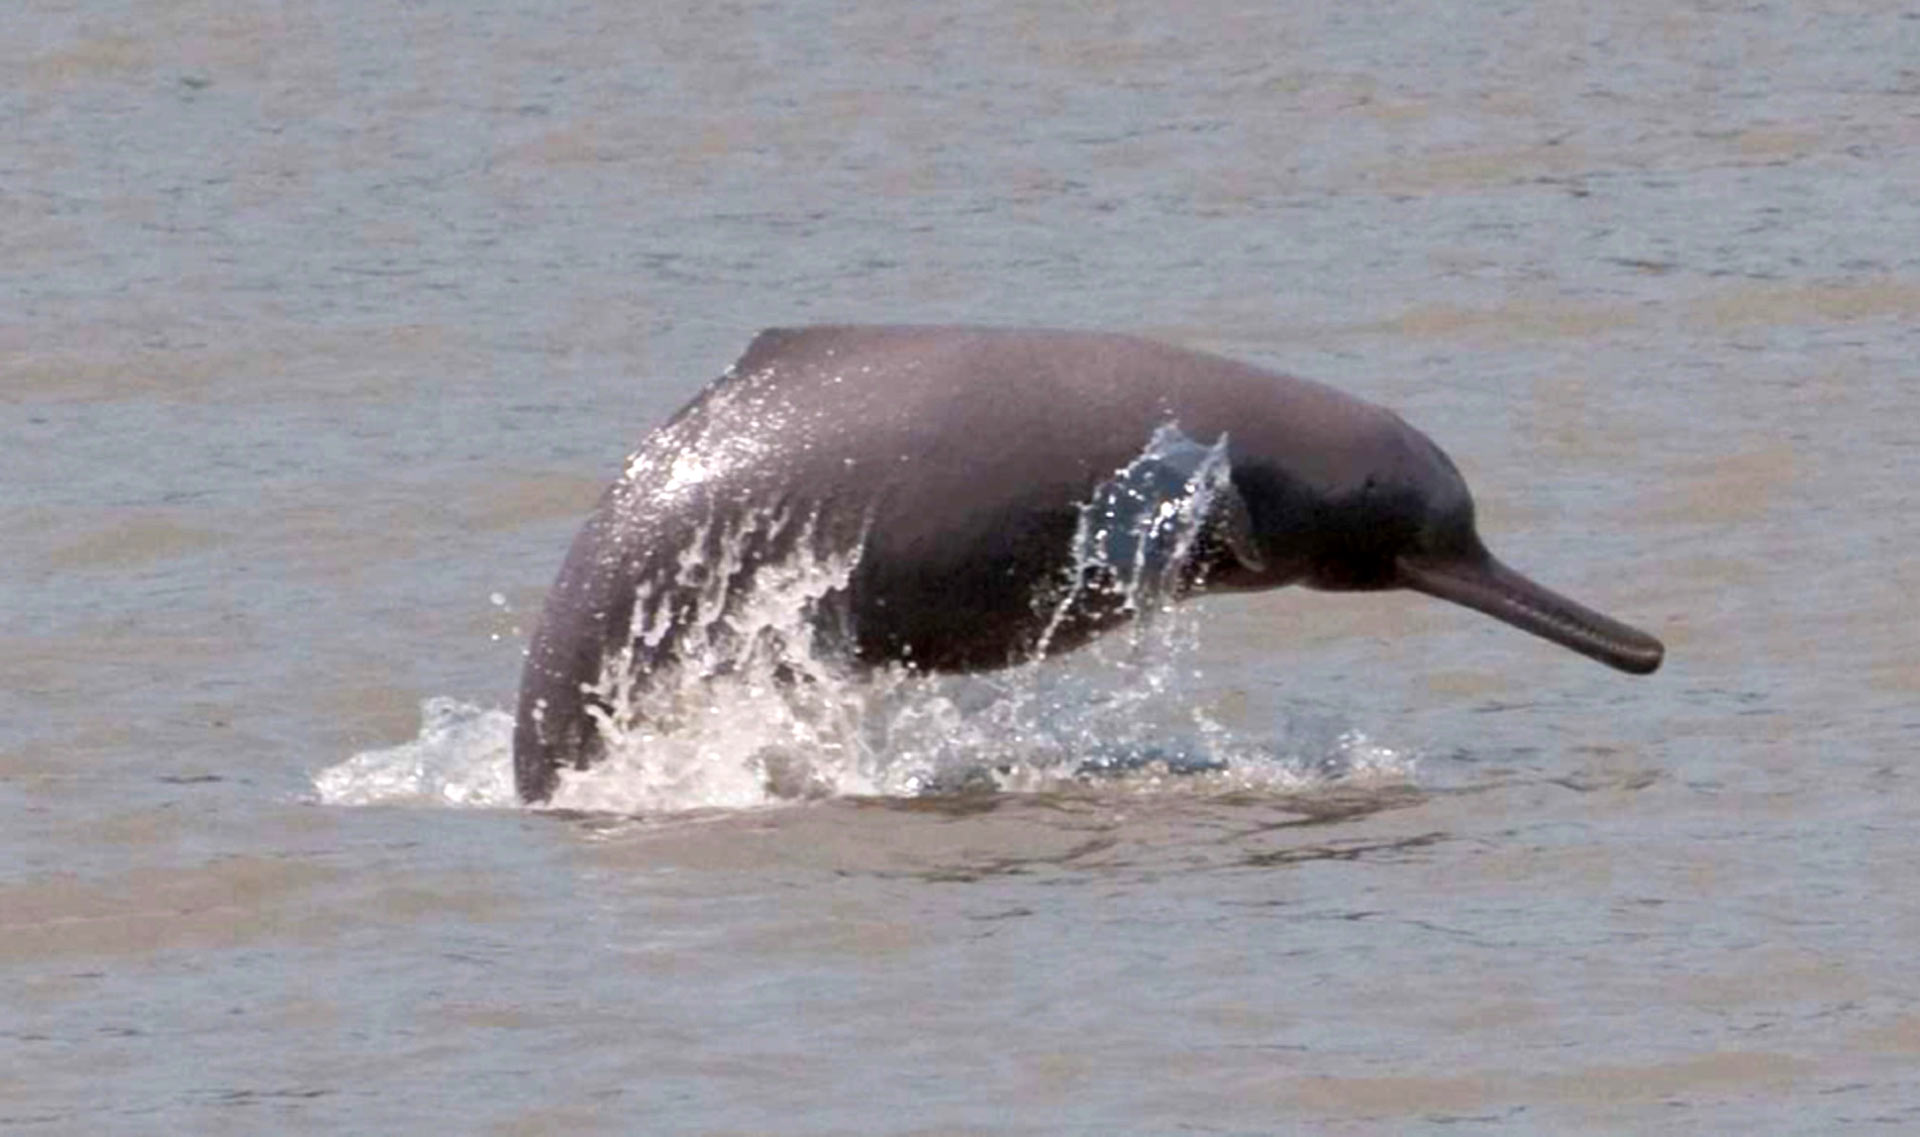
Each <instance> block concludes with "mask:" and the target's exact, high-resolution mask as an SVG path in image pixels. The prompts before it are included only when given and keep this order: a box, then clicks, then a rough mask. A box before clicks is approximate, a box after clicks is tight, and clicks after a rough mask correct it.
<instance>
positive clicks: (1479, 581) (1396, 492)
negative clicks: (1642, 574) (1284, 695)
mask: <svg viewBox="0 0 1920 1137" xmlns="http://www.w3.org/2000/svg"><path fill="white" fill-rule="evenodd" d="M1360 452H1361V455H1362V458H1361V460H1356V461H1355V463H1354V464H1353V468H1352V471H1351V473H1350V474H1349V476H1348V477H1346V478H1345V479H1343V481H1342V483H1341V484H1338V485H1336V486H1333V487H1330V489H1329V490H1328V491H1327V492H1324V493H1323V494H1321V495H1319V496H1318V498H1317V500H1316V501H1315V502H1314V504H1313V507H1312V512H1313V524H1312V525H1311V527H1310V528H1311V533H1312V540H1311V541H1309V542H1308V547H1309V548H1310V549H1311V550H1312V551H1311V555H1310V556H1309V558H1308V563H1307V564H1306V566H1305V571H1304V573H1303V574H1302V577H1301V580H1302V583H1304V584H1306V585H1307V586H1308V587H1309V588H1317V589H1323V590H1326V591H1334V592H1351V591H1377V590H1383V589H1389V588H1410V589H1413V590H1414V591H1416V592H1424V593H1426V594H1427V595H1429V596H1437V597H1439V598H1441V599H1443V600H1450V601H1452V602H1453V603H1455V604H1461V605H1464V606H1466V607H1468V608H1472V609H1474V610H1476V611H1479V612H1484V613H1486V614H1487V615H1489V616H1492V617H1493V618H1494V619H1496V620H1501V621H1503V622H1505V623H1508V624H1512V625H1513V626H1514V627H1516V628H1519V629H1521V630H1523V631H1527V632H1532V633H1533V634H1534V635H1537V636H1541V637H1543V638H1545V639H1548V640H1552V641H1553V642H1554V643H1557V644H1559V645H1561V646H1562V647H1566V648H1569V649H1571V650H1573V651H1577V652H1579V653H1580V654H1582V655H1585V656H1588V657H1589V658H1592V659H1597V660H1599V661H1600V662H1601V663H1604V664H1606V665H1607V666H1609V667H1614V668H1618V669H1619V670H1621V671H1626V672H1631V673H1633V674H1636V675H1645V674H1647V673H1649V672H1652V671H1654V670H1657V669H1658V668H1659V666H1660V662H1661V659H1662V658H1663V657H1664V655H1665V648H1664V647H1662V645H1661V643H1660V641H1659V640H1657V639H1655V638H1654V637H1652V636H1650V635H1648V634H1647V633H1645V632H1642V631H1640V630H1639V629H1637V628H1633V627H1630V626H1628V625H1626V624H1623V623H1621V622H1619V621H1617V620H1614V619H1612V618H1611V617H1608V616H1605V615H1602V614H1601V613H1599V612H1595V611H1593V610H1592V609H1590V608H1586V607H1584V606H1582V605H1580V604H1577V603H1575V602H1574V601H1572V600H1569V599H1567V598H1566V597H1564V596H1560V595H1558V594H1557V593H1554V592H1552V591H1551V590H1549V589H1547V588H1544V587H1542V586H1541V585H1539V584H1536V583H1534V582H1533V581H1531V580H1529V579H1527V578H1526V577H1525V576H1522V575H1521V574H1520V573H1518V572H1515V571H1514V570H1512V569H1510V568H1508V567H1507V566H1505V565H1503V564H1501V563H1500V561H1499V560H1498V559H1497V558H1495V557H1494V556H1493V554H1492V553H1490V552H1488V551H1487V547H1486V545H1485V544H1483V543H1482V542H1481V540H1480V534H1479V532H1478V530H1477V529H1476V528H1475V526H1474V511H1473V495H1472V494H1471V493H1470V492H1469V491H1468V489H1467V484H1466V481H1465V479H1463V478H1462V477H1461V476H1460V471H1459V469H1458V467H1456V466H1455V465H1454V464H1453V461H1452V460H1451V459H1450V458H1448V457H1447V455H1446V454H1445V453H1444V452H1443V451H1442V450H1441V449H1440V448H1439V447H1438V446H1436V445H1434V443H1433V442H1432V441H1431V440H1430V439H1428V438H1427V436H1426V435H1424V434H1421V433H1420V432H1419V431H1417V430H1415V429H1414V428H1412V427H1411V426H1408V425H1407V424H1406V423H1404V422H1402V421H1400V420H1399V418H1398V417H1397V416H1391V415H1389V416H1387V420H1386V421H1385V422H1384V424H1383V425H1381V426H1379V427H1378V428H1377V429H1376V430H1374V431H1373V432H1371V433H1370V435H1369V437H1368V439H1367V442H1366V445H1365V447H1364V448H1360Z"/></svg>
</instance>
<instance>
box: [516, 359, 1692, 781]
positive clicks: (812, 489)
mask: <svg viewBox="0 0 1920 1137" xmlns="http://www.w3.org/2000/svg"><path fill="white" fill-rule="evenodd" d="M1170 422H1171V423H1175V424H1177V425H1178V426H1179V428H1180V429H1181V430H1182V431H1183V432H1184V433H1185V434H1186V435H1187V436H1189V437H1191V438H1193V439H1196V440H1199V441H1200V442H1202V443H1211V442H1213V441H1214V440H1215V439H1217V438H1219V437H1220V436H1222V435H1225V436H1226V438H1227V446H1228V455H1229V460H1230V463H1231V471H1232V474H1231V476H1232V488H1233V490H1234V495H1235V496H1237V498H1238V499H1239V502H1241V503H1243V504H1244V508H1243V509H1242V508H1240V507H1238V506H1236V507H1235V508H1234V509H1233V511H1232V513H1233V517H1234V520H1233V522H1232V523H1231V525H1230V526H1229V527H1230V528H1232V529H1234V530H1236V531H1234V532H1224V531H1223V532H1211V531H1210V532H1209V534H1208V536H1207V539H1204V540H1203V541H1202V542H1201V544H1200V547H1199V549H1198V551H1197V552H1196V553H1195V554H1194V561H1195V565H1194V567H1193V571H1192V572H1191V573H1190V574H1189V578H1188V579H1189V580H1190V581H1191V582H1193V583H1194V584H1195V585H1196V587H1195V588H1194V589H1192V590H1191V591H1237V590H1247V589H1265V588H1279V587H1282V586H1284V585H1289V584H1302V585H1305V586H1307V587H1308V588H1314V589H1321V590H1327V591H1336V592H1350V591H1374V590H1382V589H1390V588H1409V589H1413V590H1416V591H1419V592H1424V593H1427V594H1428V595H1431V596H1437V597H1440V598H1442V599H1445V600H1450V601H1453V602H1454V603H1456V604H1462V605H1465V606H1466V607H1469V608H1473V609H1476V610H1478V611H1480V612H1484V613H1486V614H1487V615H1490V616H1493V617H1494V618H1496V619H1499V620H1503V621H1505V622H1506V623H1509V624H1512V625H1513V626H1515V627H1517V628H1521V629H1523V630H1525V631H1528V632H1532V633H1534V634H1535V635H1538V636H1541V637H1544V638H1546V639H1548V640H1551V641H1553V642H1555V643H1558V644H1560V645H1562V646H1564V647H1567V648H1570V649H1572V650H1574V651H1577V652H1579V653H1581V654H1582V655H1586V656H1589V657H1591V658H1593V659H1596V660H1599V661H1600V662H1602V663H1605V664H1607V665H1608V666H1611V667H1615V668H1618V669H1619V670H1622V671H1627V672H1631V673H1634V674H1646V673H1648V672H1651V671H1653V670H1655V669H1656V668H1658V667H1659V666H1660V661H1661V658H1662V656H1663V654H1664V649H1663V648H1662V646H1661V644H1660V642H1659V641H1658V640H1656V639H1654V638H1653V637H1652V636H1649V635H1647V634H1646V633H1644V632H1641V631H1639V630H1637V629H1634V628H1631V627H1628V626H1627V625H1625V624H1622V623H1619V622H1618V621H1615V620H1612V619H1610V618H1608V617H1606V616H1603V615H1601V614H1600V613H1598V612H1594V611H1592V610H1591V609H1588V608H1584V607H1582V606H1580V605H1579V604H1576V603H1574V602H1573V601H1571V600H1568V599H1566V598H1564V597H1562V596H1559V595H1556V594H1555V593H1553V592H1550V591H1548V590H1547V589H1545V588H1542V587H1541V586H1540V585H1538V584H1535V583H1533V582H1532V581H1530V580H1528V579H1527V578H1526V577H1523V576H1521V575H1520V574H1519V573H1517V572H1514V571H1513V570H1512V569H1509V568H1507V567H1506V566H1505V565H1502V564H1501V563H1500V562H1499V561H1497V560H1495V559H1494V557H1493V556H1492V554H1490V553H1489V552H1488V551H1487V550H1486V547H1485V546H1484V545H1482V544H1481V542H1480V538H1479V535H1478V534H1477V533H1476V532H1475V530H1474V523H1473V499H1472V497H1471V496H1470V495H1469V494H1468V492H1467V487H1466V484H1465V482H1463V481H1462V480H1461V477H1460V472H1459V471H1458V470H1457V469H1456V468H1455V467H1454V464H1453V462H1452V461H1451V460H1449V459H1448V458H1447V456H1446V455H1445V454H1444V453H1442V452H1441V450H1440V448H1439V447H1437V446H1435V445H1434V444H1433V443H1432V442H1431V441H1430V440H1428V438H1427V437H1426V436H1425V435H1424V434H1421V433H1420V432H1419V431H1417V430H1415V429H1414V428H1413V427H1411V426H1409V425H1407V424H1406V423H1405V422H1404V421H1402V420H1401V419H1400V417H1399V416H1397V415H1395V414H1393V413H1392V412H1391V411H1388V410H1385V409H1383V408H1381V407H1378V406H1375V405H1373V404H1371V403H1367V402H1363V401H1361V400H1359V399H1355V398H1352V397H1350V396H1348V395H1344V394H1341V393H1340V392H1338V391H1335V390H1333V389H1332V388H1329V387H1325V386H1322V385H1320V384H1318V383H1313V382H1309V381H1306V380H1302V379H1294V378H1290V377H1287V376H1284V375H1279V374H1275V373H1273V372H1270V371H1265V370H1262V369H1260V368H1257V367H1251V366H1248V365H1246V364H1243V363H1237V362H1234V361H1232V360H1229V359H1225V358H1222V357H1219V356H1215V355H1209V354H1206V353H1203V352H1197V351H1190V350H1186V349H1184V348H1178V347H1171V346H1168V345H1165V344H1160V343H1155V342H1152V341H1150V340H1144V339H1139V338H1136V337H1133V336H1125V335H1112V334H1104V333H1089V332H1072V331H1051V330H1011V329H990V328H970V327H857V326H855V327H814V328H801V329H774V330H770V331H766V332H763V333H761V334H760V335H759V336H758V337H757V338H756V339H755V340H754V341H753V343H752V345H751V346H750V347H749V348H748V349H747V353H746V354H745V355H744V356H742V357H741V359H740V361H739V362H738V363H736V364H735V365H734V366H733V367H732V368H730V369H729V370H728V371H727V373H726V374H725V375H723V376H722V377H721V378H720V379H718V380H716V381H715V382H714V383H712V384H711V385H709V386H708V387H707V388H706V389H705V390H704V391H702V392H701V393H700V394H699V396H698V397H696V398H695V399H694V400H693V401H692V402H691V403H690V404H688V405H687V406H686V407H685V408H683V409H682V410H681V411H680V412H679V413H678V414H676V415H675V416H674V417H673V418H672V419H671V420H669V421H668V422H667V423H666V424H665V425H663V426H661V427H660V428H659V429H657V430H655V431H654V432H653V433H652V434H651V435H649V436H648V437H647V438H646V440H645V441H643V442H642V443H641V446H640V449H639V450H637V451H636V452H635V453H634V455H633V456H632V458H630V459H629V462H628V465H627V469H626V471H625V473H624V474H623V476H622V477H621V478H620V479H619V480H618V481H616V482H615V483H614V484H613V486H612V487H610V488H609V489H608V490H607V493H606V495H605V497H604V498H603V499H602V500H601V502H600V505H599V507H598V509H597V510H596V511H595V513H594V514H593V516H592V517H591V518H590V519H589V520H588V521H587V523H586V526H585V527H584V528H583V529H582V530H581V532H580V534H579V536H578V537H577V538H576V539H575V540H574V543H573V547H572V549H571V551H570V552H569V553H568V555H567V559H566V563H565V564H564V565H563V566H562V567H561V569H560V575H559V578H558V579H557V580H556V581H555V582H554V586H553V589H552V592H551V593H550V594H549V595H548V598H547V603H546V608H545V611H544V612H543V614H542V616H541V620H540V626H539V628H538V630H537V631H536V632H535V634H534V638H533V643H532V647H531V650H530V652H529V654H528V657H527V663H526V669H525V673H524V675H523V678H522V681H521V687H520V706H519V714H518V718H517V721H516V724H515V728H514V744H513V750H514V773H515V780H516V784H517V787H518V789H519V792H520V796H521V797H522V798H523V799H525V800H526V801H528V802H535V803H537V802H542V801H545V800H547V799H548V798H549V797H551V795H552V793H553V790H554V786H555V784H556V782H557V779H558V775H559V771H560V770H561V769H563V768H574V769H584V768H586V767H587V766H588V765H590V764H591V763H592V762H593V761H594V760H595V759H596V758H597V757H598V756H599V754H600V752H601V746H602V744H601V741H600V735H599V730H598V729H597V727H596V725H595V723H594V719H593V716H592V713H591V712H592V710H593V709H594V708H595V707H596V706H598V707H602V708H604V706H605V700H604V699H603V698H602V696H600V695H597V694H595V693H594V691H595V688H596V686H597V685H602V684H603V683H604V680H605V677H606V674H607V672H608V670H609V669H610V668H611V669H625V670H626V671H628V672H629V673H630V677H631V678H632V679H633V680H634V681H635V682H636V683H638V684H640V685H642V686H644V685H645V683H646V682H647V677H648V676H649V675H651V674H653V673H654V672H655V671H657V670H658V669H660V668H663V667H668V666H671V665H673V664H674V663H675V662H676V660H678V659H680V658H682V657H684V656H685V655H687V654H688V653H689V651H690V648H691V647H692V646H700V647H703V648H704V647H706V646H709V645H707V644H706V643H704V641H703V642H702V643H701V644H700V645H690V643H689V642H688V639H687V637H689V636H695V635H698V636H703V637H704V636H709V635H710V634H711V633H710V630H708V629H706V628H703V627H702V626H701V625H702V621H701V620H699V619H695V618H693V613H695V611H696V604H697V603H698V601H697V598H696V593H698V592H699V591H700V589H701V588H702V587H703V586H704V587H706V588H707V589H708V592H707V595H708V596H711V595H713V592H712V585H713V584H714V581H713V580H712V579H711V573H712V572H714V571H716V570H715V568H714V566H731V567H726V568H721V569H718V570H717V571H722V572H726V573H728V574H729V576H728V577H727V579H726V580H724V581H722V582H720V583H724V584H726V585H728V586H729V590H728V593H727V594H728V595H731V596H735V597H738V596H743V595H746V594H747V593H749V592H750V591H751V588H752V586H753V584H754V580H753V575H754V573H755V571H756V570H757V569H758V568H759V567H760V566H762V565H766V564H771V563H778V562H780V561H781V560H782V559H783V558H791V556H792V555H793V554H794V553H795V552H796V550H799V548H800V546H801V545H802V544H803V543H810V548H809V549H807V550H801V551H810V552H813V553H815V554H819V553H822V552H830V551H832V550H835V549H838V550H843V551H844V550H849V549H857V550H858V558H857V561H856V562H855V563H854V565H853V568H852V570H851V575H850V577H849V578H848V580H847V583H846V586H845V587H844V588H842V589H837V590H834V591H833V592H832V593H831V594H830V595H828V596H827V597H825V598H824V599H823V600H822V601H821V602H820V603H819V605H818V606H817V610H815V611H814V612H813V613H812V616H813V620H814V623H815V625H816V626H817V627H818V628H820V629H821V630H822V632H823V633H824V634H825V635H826V637H827V642H828V643H830V644H831V645H834V646H835V647H836V648H837V650H838V652H839V654H840V655H841V656H842V657H843V658H844V659H845V660H846V662H847V663H848V664H849V665H850V666H852V667H854V668H858V667H860V666H871V665H879V664H887V663H892V662H905V663H908V664H909V665H911V666H913V667H916V668H921V669H926V670H932V671H975V670H984V669H990V668H997V667H1005V666H1009V665H1012V664H1017V663H1021V662H1024V661H1027V660H1030V659H1032V658H1034V657H1035V656H1036V655H1037V654H1041V653H1042V652H1044V654H1056V653H1058V652H1061V651H1067V650H1071V649H1073V648H1074V647H1077V646H1079V645H1081V644H1083V643H1085V642H1087V641H1088V640H1090V639H1092V638H1093V637H1094V636H1096V635H1099V634H1100V633H1101V632H1103V631H1106V630H1108V629H1109V628H1111V627H1113V626H1115V625H1116V624H1118V623H1119V622H1121V621H1122V620H1124V619H1125V618H1126V617H1127V615H1128V613H1127V612H1126V611H1123V610H1121V609H1119V608H1116V607H1115V606H1113V605H1105V606H1102V605H1100V604H1098V603H1094V602H1092V601H1089V602H1088V603H1086V604H1083V605H1079V606H1077V607H1076V608H1075V609H1074V610H1073V611H1071V612H1069V613H1068V614H1067V618H1065V619H1064V620H1060V619H1052V618H1051V617H1052V616H1053V615H1055V614H1057V613H1056V610H1055V609H1052V608H1050V607H1049V605H1050V603H1051V601H1050V598H1051V597H1054V596H1057V595H1059V594H1060V592H1061V587H1062V580H1063V578H1065V577H1069V576H1071V574H1072V573H1073V571H1074V570H1073V568H1072V564H1073V561H1072V545H1073V540H1074V532H1075V526H1076V524H1077V523H1078V520H1079V518H1080V510H1081V506H1082V504H1083V503H1085V502H1086V501H1087V500H1088V498H1089V495H1090V494H1091V493H1093V492H1094V490H1095V488H1096V487H1097V486H1098V485H1100V483H1101V482H1102V481H1103V480H1105V479H1109V478H1111V477H1112V476H1113V475H1114V473H1115V471H1116V470H1118V469H1120V468H1121V467H1124V466H1126V465H1127V464H1128V463H1129V462H1130V461H1132V460H1133V459H1134V458H1136V457H1137V456H1138V455H1139V454H1140V453H1141V450H1142V448H1143V447H1144V446H1145V445H1146V443H1147V440H1148V439H1149V438H1150V437H1151V436H1152V435H1153V433H1154V431H1155V429H1156V428H1158V427H1160V426H1162V425H1164V424H1167V423H1170ZM776 516H784V517H786V518H787V519H788V523H787V524H785V525H778V524H773V523H771V522H770V520H769V519H771V518H774V517H776ZM795 519H801V520H810V521H811V522H812V524H811V525H810V526H809V525H803V524H796V523H794V522H795ZM716 522H717V524H716ZM1214 528H1221V527H1219V526H1216V527H1214ZM723 533H730V534H731V536H730V537H726V536H723ZM723 540H731V541H733V542H734V543H733V544H732V545H731V546H730V548H731V550H732V552H733V556H731V557H730V558H729V557H726V556H722V555H721V554H722V547H721V542H722V541H723ZM689 565H692V566H694V567H693V568H692V569H691V570H689V568H688V567H687V566H689ZM703 575H704V576H705V579H703ZM636 597H639V600H638V601H636ZM636 604H638V605H639V606H640V610H639V611H638V612H636ZM709 623H710V622H709ZM623 652H630V654H628V655H627V656H626V657H625V658H622V653H623ZM703 658H708V659H710V658H711V653H708V655H706V656H703Z"/></svg>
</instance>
